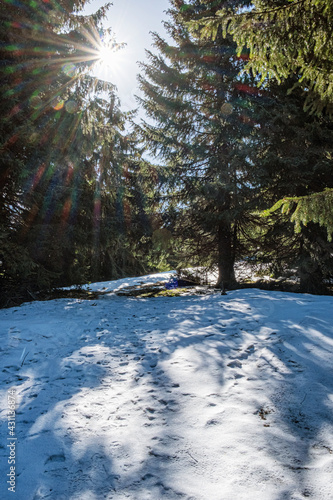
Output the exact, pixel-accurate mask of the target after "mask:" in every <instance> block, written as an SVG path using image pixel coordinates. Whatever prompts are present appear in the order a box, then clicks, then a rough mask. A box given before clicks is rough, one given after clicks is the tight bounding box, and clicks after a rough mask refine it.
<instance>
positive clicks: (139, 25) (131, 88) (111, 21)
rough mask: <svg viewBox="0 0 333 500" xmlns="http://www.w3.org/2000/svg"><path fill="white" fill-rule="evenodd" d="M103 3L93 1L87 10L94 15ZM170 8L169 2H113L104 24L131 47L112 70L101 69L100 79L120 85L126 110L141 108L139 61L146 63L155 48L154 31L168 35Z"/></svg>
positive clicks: (119, 39)
mask: <svg viewBox="0 0 333 500" xmlns="http://www.w3.org/2000/svg"><path fill="white" fill-rule="evenodd" d="M103 4H105V0H93V1H92V2H91V3H90V5H89V6H88V7H87V9H85V10H86V12H89V13H90V12H92V11H95V10H97V8H98V7H100V6H101V5H103ZM169 7H170V5H169V1H168V0H113V5H112V6H111V7H110V10H109V15H108V19H107V21H106V22H105V23H104V25H105V27H111V28H112V29H113V32H114V33H115V36H116V40H117V42H126V43H127V46H126V48H124V49H122V50H121V51H119V52H118V53H117V55H116V57H115V60H114V61H113V62H111V64H110V66H109V67H107V66H104V67H101V68H100V69H99V71H98V72H97V73H96V76H98V77H99V78H102V79H104V80H108V81H111V82H112V83H114V84H115V85H116V86H117V88H118V95H119V97H120V100H121V103H122V109H123V110H124V111H128V110H130V109H133V108H135V107H136V106H137V104H136V102H135V99H134V95H135V94H138V87H137V81H136V75H137V73H138V72H139V67H138V65H137V61H144V60H145V49H150V48H151V42H152V37H151V35H150V32H151V31H156V32H157V33H159V34H161V35H162V36H164V35H165V30H164V27H163V24H162V21H163V20H166V19H167V16H166V14H165V11H166V10H167V9H168V8H169Z"/></svg>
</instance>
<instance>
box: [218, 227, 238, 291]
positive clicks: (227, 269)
mask: <svg viewBox="0 0 333 500" xmlns="http://www.w3.org/2000/svg"><path fill="white" fill-rule="evenodd" d="M217 240H218V241H217V242H218V273H219V274H218V279H217V283H216V287H218V288H221V289H225V288H229V289H230V288H232V287H234V286H235V284H236V278H235V271H234V264H235V251H234V234H233V231H232V228H231V224H230V223H229V222H226V221H222V222H220V223H219V226H218V230H217Z"/></svg>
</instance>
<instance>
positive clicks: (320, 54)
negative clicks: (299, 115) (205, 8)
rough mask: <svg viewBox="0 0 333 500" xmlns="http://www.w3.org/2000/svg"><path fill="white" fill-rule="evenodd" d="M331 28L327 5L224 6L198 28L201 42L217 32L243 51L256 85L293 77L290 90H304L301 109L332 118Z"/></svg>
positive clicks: (266, 1)
mask: <svg viewBox="0 0 333 500" xmlns="http://www.w3.org/2000/svg"><path fill="white" fill-rule="evenodd" d="M208 3H209V1H208ZM332 22H333V2H332V1H331V0H282V1H279V2H276V1H275V0H253V1H251V3H250V5H249V7H248V8H247V9H244V8H243V7H242V6H239V7H238V9H236V10H235V9H234V8H233V7H231V8H230V6H229V4H225V5H223V7H222V8H221V9H220V10H219V11H218V12H217V13H216V15H215V16H214V17H211V18H207V19H206V20H205V22H204V26H202V22H201V20H200V25H201V34H202V36H213V37H215V36H216V34H217V31H218V29H219V27H221V28H222V30H223V33H224V36H226V34H227V33H229V34H231V35H232V36H233V38H234V40H235V41H236V42H237V45H238V52H239V54H241V53H242V51H243V49H244V48H245V47H246V48H247V49H248V50H249V58H248V61H247V64H246V67H245V69H246V71H248V72H250V71H251V72H252V73H254V74H258V75H260V80H259V85H261V84H264V83H265V81H266V80H267V78H274V79H276V80H277V81H278V82H282V81H283V80H285V79H287V78H289V77H291V76H295V75H296V77H297V82H296V83H294V87H295V86H296V85H297V86H298V85H300V86H301V87H302V88H303V89H304V90H305V97H306V101H305V109H306V110H308V111H310V112H314V113H322V112H323V111H325V112H326V113H329V114H332V112H333V40H332ZM193 25H194V26H195V27H196V28H197V27H198V22H197V21H194V23H193ZM294 87H291V88H294Z"/></svg>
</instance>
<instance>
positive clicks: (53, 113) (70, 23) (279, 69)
mask: <svg viewBox="0 0 333 500" xmlns="http://www.w3.org/2000/svg"><path fill="white" fill-rule="evenodd" d="M85 4H86V1H85V0H19V1H18V0H2V1H1V7H0V8H1V25H0V38H1V41H0V51H1V66H0V74H1V83H0V88H1V101H0V106H1V113H0V151H1V153H0V306H8V305H14V304H16V303H19V302H21V301H23V300H31V298H32V297H36V296H38V294H39V293H41V292H42V291H45V290H54V289H56V288H58V287H64V286H69V285H81V284H83V283H87V282H96V281H103V280H107V279H118V278H122V277H125V276H139V275H142V274H143V273H146V272H152V271H167V270H171V269H186V268H191V267H202V268H205V269H210V270H211V269H217V271H218V278H217V283H216V286H218V287H225V288H235V287H237V286H239V284H238V283H237V280H236V277H235V271H234V268H235V263H236V262H238V261H241V260H246V261H247V262H250V263H258V262H259V263H265V264H267V265H269V269H270V272H271V274H272V276H275V275H276V276H280V275H281V274H283V272H285V271H286V270H287V269H295V270H296V271H295V272H296V273H297V276H298V279H299V288H298V290H299V291H302V292H308V293H331V291H332V290H331V288H330V283H331V281H330V280H331V278H332V274H333V258H332V256H333V243H332V233H333V216H332V214H333V176H332V166H333V123H332V116H333V78H332V77H333V75H332V73H333V37H332V29H333V28H332V26H333V1H332V0H291V1H289V0H253V1H249V0H231V1H216V0H187V1H185V0H170V1H169V4H170V5H169V10H168V13H167V15H168V20H167V21H166V23H165V27H166V30H167V33H168V35H169V36H168V39H167V40H166V39H163V38H162V37H161V35H160V34H159V33H154V34H153V35H152V36H153V49H151V50H150V51H147V60H146V61H145V62H142V63H141V64H140V67H139V74H138V81H139V85H140V89H141V94H140V96H139V97H137V106H138V109H141V110H143V111H144V113H145V117H146V118H145V119H141V120H137V119H136V113H137V110H133V111H131V112H124V111H122V109H121V103H120V100H119V97H118V94H117V89H116V88H115V86H114V85H113V84H112V83H109V82H105V81H102V80H98V79H96V78H95V77H94V76H92V69H93V67H94V65H95V64H96V62H97V61H98V60H99V54H100V50H101V47H103V46H104V45H108V46H110V47H111V49H112V48H113V49H114V50H116V49H119V50H121V47H119V46H118V45H117V44H118V41H115V40H114V39H113V36H112V32H111V31H110V30H108V29H105V28H103V20H104V19H105V16H106V15H107V13H108V12H110V14H112V6H111V5H110V4H106V5H105V6H103V7H101V8H99V9H98V10H97V11H96V12H95V13H94V14H92V15H89V16H87V15H83V14H82V11H83V9H84V7H85ZM147 153H148V154H147Z"/></svg>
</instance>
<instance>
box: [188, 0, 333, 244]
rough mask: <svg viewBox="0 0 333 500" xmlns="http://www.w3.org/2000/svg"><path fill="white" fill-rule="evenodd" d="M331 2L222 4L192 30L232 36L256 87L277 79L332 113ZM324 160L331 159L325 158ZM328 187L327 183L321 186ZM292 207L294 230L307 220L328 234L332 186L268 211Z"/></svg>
mask: <svg viewBox="0 0 333 500" xmlns="http://www.w3.org/2000/svg"><path fill="white" fill-rule="evenodd" d="M332 22H333V3H332V1H331V0H329V1H328V0H291V1H281V2H275V1H272V0H253V1H252V2H251V3H250V4H249V6H248V8H247V9H243V8H238V9H236V10H235V9H234V8H230V6H229V5H227V4H226V5H223V8H221V9H220V10H219V11H218V12H217V13H216V15H215V16H214V17H209V18H206V19H205V20H204V21H202V20H200V21H198V20H192V29H195V30H197V29H200V31H201V36H203V37H211V36H212V37H216V36H217V33H218V30H219V29H222V31H223V36H225V37H226V36H227V34H229V35H231V36H232V37H233V39H234V40H235V41H236V42H237V45H238V54H241V53H242V52H243V51H244V48H246V49H247V50H248V52H249V53H248V57H246V59H247V62H246V65H245V68H244V70H245V71H247V72H248V73H250V74H253V75H256V76H257V78H258V85H259V86H260V85H262V86H263V87H264V88H267V86H268V84H269V83H268V82H269V81H270V80H272V79H273V80H276V81H277V82H278V83H280V84H283V86H284V87H285V86H286V84H288V88H287V90H288V93H290V92H292V91H295V90H296V89H297V88H298V89H299V88H301V89H302V90H303V96H304V99H305V101H304V109H305V111H306V112H309V113H310V114H315V115H317V116H321V115H326V116H328V117H329V118H331V117H332V113H333V56H332V54H333V45H332V44H333V42H332ZM327 160H331V157H329V156H328V158H327ZM324 187H329V186H324ZM280 207H283V210H284V212H289V210H290V209H291V208H292V207H294V208H293V210H292V217H291V220H292V221H293V222H294V223H295V231H296V232H300V231H301V228H302V225H303V226H305V225H306V224H307V223H309V222H314V223H318V224H320V225H321V226H325V227H326V229H327V233H328V238H329V239H330V238H331V234H332V196H331V191H330V190H326V189H325V190H324V191H322V192H318V193H312V194H311V195H309V196H307V195H306V194H304V196H302V197H297V196H293V197H288V198H286V197H285V196H284V198H283V199H281V200H279V201H278V202H277V204H276V205H274V207H272V209H271V210H276V209H277V208H280Z"/></svg>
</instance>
